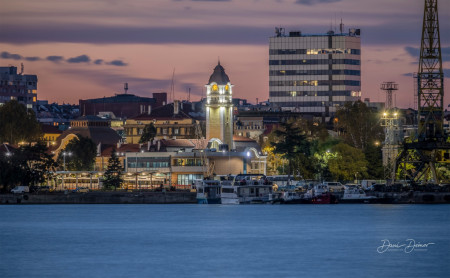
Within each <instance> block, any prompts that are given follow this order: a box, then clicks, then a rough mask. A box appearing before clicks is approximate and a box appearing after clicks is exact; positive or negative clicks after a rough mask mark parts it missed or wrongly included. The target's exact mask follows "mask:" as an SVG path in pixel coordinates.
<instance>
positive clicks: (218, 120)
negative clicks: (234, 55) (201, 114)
mask: <svg viewBox="0 0 450 278" xmlns="http://www.w3.org/2000/svg"><path fill="white" fill-rule="evenodd" d="M205 87H206V105H205V106H206V139H208V140H211V139H213V138H215V139H219V140H220V141H221V142H222V144H226V145H228V150H231V149H234V144H233V102H232V97H233V93H232V87H233V85H231V83H230V79H229V78H228V75H227V74H226V73H225V69H224V68H223V67H222V66H221V65H220V61H219V62H218V64H217V66H216V67H215V68H214V72H213V74H212V75H211V77H210V78H209V82H208V84H206V85H205Z"/></svg>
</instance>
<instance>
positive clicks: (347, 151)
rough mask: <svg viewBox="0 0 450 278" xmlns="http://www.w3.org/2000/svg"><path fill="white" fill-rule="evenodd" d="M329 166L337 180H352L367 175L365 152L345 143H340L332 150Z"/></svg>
mask: <svg viewBox="0 0 450 278" xmlns="http://www.w3.org/2000/svg"><path fill="white" fill-rule="evenodd" d="M331 153H332V155H333V156H332V157H331V158H330V159H329V160H328V167H329V169H330V172H331V174H332V176H333V178H334V179H335V180H341V181H350V180H353V179H355V177H357V178H364V177H367V161H366V159H365V157H364V153H363V152H362V151H361V150H359V149H357V148H354V147H352V146H350V145H347V144H345V143H339V144H337V145H336V146H334V147H333V148H332V150H331Z"/></svg>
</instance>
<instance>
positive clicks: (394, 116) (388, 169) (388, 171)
mask: <svg viewBox="0 0 450 278" xmlns="http://www.w3.org/2000/svg"><path fill="white" fill-rule="evenodd" d="M380 89H381V90H383V91H384V92H386V102H385V110H384V112H383V115H382V117H381V120H382V121H381V126H384V127H385V133H384V134H385V140H384V144H383V148H382V153H383V166H384V177H385V179H386V180H387V181H393V180H394V178H395V159H396V158H397V155H398V149H399V143H400V141H401V140H402V139H403V136H402V134H400V133H399V131H400V130H399V113H398V111H397V109H396V108H394V103H393V101H392V96H393V94H394V92H395V91H397V90H398V84H396V83H394V82H384V83H382V84H381V86H380Z"/></svg>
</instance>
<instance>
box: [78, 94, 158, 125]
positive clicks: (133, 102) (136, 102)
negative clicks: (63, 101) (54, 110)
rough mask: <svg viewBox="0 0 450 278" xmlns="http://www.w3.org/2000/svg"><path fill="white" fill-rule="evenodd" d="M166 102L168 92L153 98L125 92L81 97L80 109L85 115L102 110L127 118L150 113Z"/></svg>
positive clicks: (155, 95) (96, 113) (154, 95)
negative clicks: (91, 97) (84, 98)
mask: <svg viewBox="0 0 450 278" xmlns="http://www.w3.org/2000/svg"><path fill="white" fill-rule="evenodd" d="M166 102H167V93H154V94H153V98H149V97H140V96H136V95H133V94H127V93H125V94H117V95H115V96H112V97H103V98H96V99H86V100H83V99H80V110H81V114H83V115H98V114H99V113H100V112H112V113H114V115H115V117H119V118H125V119H127V118H131V117H135V116H138V115H140V114H143V113H147V114H150V113H151V111H152V109H155V108H157V107H161V106H163V105H165V104H166Z"/></svg>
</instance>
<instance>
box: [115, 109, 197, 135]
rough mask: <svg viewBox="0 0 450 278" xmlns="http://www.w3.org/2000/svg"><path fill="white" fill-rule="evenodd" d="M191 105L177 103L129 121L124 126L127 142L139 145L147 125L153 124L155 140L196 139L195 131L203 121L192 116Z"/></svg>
mask: <svg viewBox="0 0 450 278" xmlns="http://www.w3.org/2000/svg"><path fill="white" fill-rule="evenodd" d="M193 111H194V110H193V109H192V104H191V103H183V102H179V101H175V102H174V103H170V104H167V105H164V106H163V107H159V108H157V109H154V110H152V111H151V113H150V114H141V115H139V116H136V117H133V118H131V119H127V120H126V121H125V125H124V132H125V136H126V142H127V143H128V144H138V143H139V140H140V139H141V136H142V133H143V131H144V128H145V126H146V125H149V124H151V123H153V125H154V126H155V128H156V136H155V139H168V138H177V139H191V138H196V136H197V135H196V133H195V129H196V126H197V125H199V124H200V121H201V120H198V119H197V118H195V117H193V116H191V114H192V112H193Z"/></svg>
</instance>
